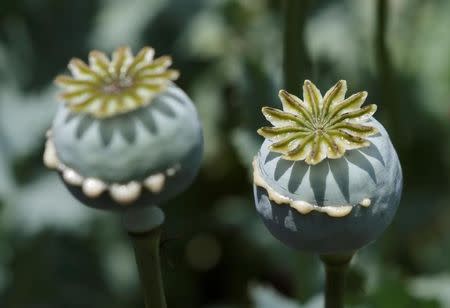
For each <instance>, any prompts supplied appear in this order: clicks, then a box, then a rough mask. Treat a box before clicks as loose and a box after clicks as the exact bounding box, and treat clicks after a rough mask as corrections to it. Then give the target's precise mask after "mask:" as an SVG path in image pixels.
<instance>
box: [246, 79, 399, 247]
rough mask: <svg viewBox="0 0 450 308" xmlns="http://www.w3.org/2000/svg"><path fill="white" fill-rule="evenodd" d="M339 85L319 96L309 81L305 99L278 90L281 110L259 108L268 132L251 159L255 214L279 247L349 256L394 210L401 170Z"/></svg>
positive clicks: (380, 131) (356, 100)
mask: <svg viewBox="0 0 450 308" xmlns="http://www.w3.org/2000/svg"><path fill="white" fill-rule="evenodd" d="M346 88H347V87H346V83H345V81H339V82H338V83H337V84H336V85H335V86H334V87H333V88H331V89H330V90H329V91H328V92H327V93H326V94H325V95H324V96H323V97H322V95H321V93H320V91H319V90H318V89H317V88H316V87H315V86H314V85H313V84H312V83H311V82H310V81H305V85H304V87H303V90H304V101H302V100H300V99H299V98H298V97H296V96H294V95H292V94H289V93H287V92H286V91H280V98H281V101H282V103H283V111H282V110H278V109H273V108H263V113H264V115H265V116H266V118H267V119H268V120H269V121H270V122H271V123H272V124H273V125H274V127H264V128H261V129H260V130H259V131H258V132H259V133H260V134H261V135H262V136H264V137H265V138H266V140H265V141H264V142H263V144H262V146H261V148H260V150H259V153H258V154H257V156H256V157H255V159H254V161H253V169H254V195H255V202H256V208H257V211H258V213H259V214H260V216H261V218H262V219H263V221H264V223H265V225H266V226H267V228H268V229H269V231H270V232H271V233H272V234H273V235H274V236H275V237H276V238H278V239H279V240H280V241H282V242H283V243H285V244H286V245H288V246H290V247H293V248H295V249H298V250H304V251H310V252H316V253H320V254H334V253H351V252H352V251H355V250H357V249H359V248H361V247H363V246H364V245H366V244H368V243H370V242H371V241H373V240H375V239H376V238H377V237H378V236H379V235H380V234H381V233H382V232H383V231H384V230H385V229H386V227H387V226H388V225H389V224H390V223H391V221H392V219H393V217H394V215H395V212H396V210H397V207H398V204H399V201H400V196H401V190H402V171H401V167H400V163H399V160H398V157H397V154H396V151H395V149H394V147H393V145H392V143H391V141H390V139H389V136H388V134H387V132H386V130H385V129H384V128H383V126H382V125H381V124H380V123H379V122H378V121H377V120H375V119H374V118H373V117H372V115H373V113H374V112H375V111H376V106H375V105H368V106H365V107H361V105H362V104H363V103H364V100H365V98H366V96H367V93H366V92H360V93H357V94H354V95H352V96H350V97H348V98H345V92H346Z"/></svg>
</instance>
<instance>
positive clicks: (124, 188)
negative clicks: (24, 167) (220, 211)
mask: <svg viewBox="0 0 450 308" xmlns="http://www.w3.org/2000/svg"><path fill="white" fill-rule="evenodd" d="M153 54H154V51H153V49H151V48H148V47H146V48H143V49H142V50H141V51H140V52H139V53H138V54H137V55H136V56H135V57H134V56H133V55H132V54H131V51H130V50H129V48H126V47H122V48H119V49H117V50H116V51H115V52H114V53H113V57H112V61H110V60H109V59H108V58H107V56H106V55H105V54H103V53H101V52H98V51H94V52H91V54H90V56H89V66H88V65H87V64H84V63H83V62H82V61H81V60H77V59H75V60H72V61H71V62H70V64H69V68H70V70H71V71H72V74H73V77H69V76H59V77H57V79H56V83H57V84H58V85H60V86H62V87H63V89H64V90H65V91H64V92H63V93H62V95H61V97H62V99H63V101H64V104H61V106H60V107H59V109H58V111H57V114H56V116H55V119H54V121H53V125H52V128H51V130H50V131H49V133H48V136H47V143H46V149H45V153H44V162H45V164H46V165H47V166H48V167H50V168H53V169H56V170H57V171H58V172H59V174H60V175H61V178H62V179H63V182H64V184H65V185H66V186H67V188H68V189H69V190H70V192H72V194H73V195H74V196H75V197H76V198H78V199H79V200H80V201H81V202H82V203H84V204H86V205H88V206H92V207H95V208H101V209H125V208H128V207H129V206H131V205H132V206H147V205H154V204H159V203H161V202H164V201H166V200H167V199H169V198H171V197H173V196H174V195H176V194H178V193H179V192H181V191H182V190H184V189H185V188H186V187H187V186H188V185H189V184H190V183H191V182H192V180H193V179H194V177H195V175H196V174H197V171H198V169H199V166H200V162H201V157H202V152H203V151H202V149H203V137H202V128H201V125H200V122H199V119H198V115H197V112H196V109H195V107H194V105H193V103H192V101H191V100H190V99H189V97H188V96H187V95H186V94H185V93H184V92H183V91H182V90H181V89H180V88H179V87H177V86H176V85H175V84H174V83H173V82H172V81H171V80H174V79H176V78H177V77H178V72H177V71H174V70H170V69H168V66H170V64H171V59H170V58H169V57H160V58H157V59H153Z"/></svg>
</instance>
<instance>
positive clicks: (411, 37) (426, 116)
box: [0, 0, 450, 308]
mask: <svg viewBox="0 0 450 308" xmlns="http://www.w3.org/2000/svg"><path fill="white" fill-rule="evenodd" d="M299 1H301V2H302V3H303V4H302V5H303V7H304V10H305V16H306V17H305V20H304V23H303V29H302V36H301V37H299V39H301V40H303V41H304V50H303V55H302V57H303V60H304V61H303V64H304V65H303V68H302V76H303V78H308V79H311V80H312V81H313V82H315V83H316V84H318V86H319V87H320V88H321V89H328V88H329V87H330V86H331V85H332V84H334V83H335V82H336V81H337V80H338V79H346V80H347V81H348V83H349V87H350V89H349V90H350V91H351V92H355V91H360V90H363V89H366V90H368V91H369V98H368V101H369V102H371V103H376V104H378V106H379V109H378V110H379V111H378V112H377V114H376V116H377V118H378V119H379V120H380V121H381V122H382V123H383V124H384V125H385V126H386V127H387V128H388V131H389V132H390V134H391V138H392V140H393V143H394V145H395V147H396V149H397V150H398V153H399V156H400V160H401V162H402V166H403V171H404V177H405V185H404V194H403V198H402V202H401V205H400V208H399V211H398V213H397V216H396V218H395V221H394V223H393V225H392V226H391V227H390V228H389V229H388V230H387V231H386V233H384V234H383V236H382V237H381V238H380V239H379V240H378V241H377V242H376V243H374V244H371V245H369V246H368V247H366V248H364V249H362V250H361V251H360V252H359V253H358V255H357V256H356V258H355V259H354V260H353V265H352V267H351V270H350V272H349V276H348V285H347V302H348V304H349V305H348V307H395V308H398V307H400V308H401V307H450V189H449V182H448V175H449V172H450V169H449V162H450V161H449V160H450V159H449V145H450V141H449V132H450V131H449V120H450V118H449V115H450V114H449V106H450V31H449V29H450V1H446V0H390V1H389V0H365V1H360V0H339V1H337V0H335V1H332V0H310V1H308V0H299ZM282 29H283V16H282V1H279V0H127V1H123V0H77V1H62V0H38V1H32V0H1V1H0V307H5V308H28V307H31V308H34V307H36V308H38V307H39V308H47V307H50V308H58V307H66V308H71V307H74V308H75V307H87V308H89V307H96V308H103V307H108V308H119V307H121V308H122V307H130V308H131V307H143V300H142V296H141V294H140V289H139V283H138V278H137V272H136V269H135V263H134V258H133V253H132V247H131V244H130V242H129V241H128V239H127V236H126V234H124V231H123V230H122V228H121V225H120V220H119V217H117V216H116V215H113V214H110V213H103V212H99V211H95V210H92V209H88V208H86V207H84V206H82V205H81V204H79V203H78V202H77V201H75V200H74V199H73V198H72V197H71V196H70V195H69V193H68V192H67V191H66V190H65V189H64V187H63V186H62V184H61V183H60V182H59V181H58V179H57V175H56V174H55V173H54V172H50V171H48V170H46V169H45V168H44V167H43V165H42V163H41V157H42V152H43V144H44V140H45V138H44V135H45V131H46V130H47V128H48V127H49V126H50V123H51V120H52V117H53V115H54V112H55V109H56V106H57V104H58V102H57V100H56V98H55V93H56V91H57V89H56V88H55V86H54V85H53V84H52V79H53V78H54V76H55V75H56V74H58V73H61V72H64V71H65V70H66V64H67V62H68V61H69V59H70V58H71V57H74V56H76V57H80V58H82V59H85V60H86V57H87V54H88V51H89V50H91V49H94V48H95V49H100V50H103V51H106V52H111V51H112V50H113V49H115V48H116V47H117V46H119V45H123V44H128V45H130V46H131V47H132V48H133V50H134V51H135V52H136V51H137V50H138V49H140V47H142V46H144V45H150V46H153V47H154V48H155V49H156V51H157V54H158V55H162V54H171V55H172V56H173V58H174V67H175V68H177V69H179V70H181V72H182V75H181V78H180V79H179V82H178V83H179V85H180V86H181V87H182V88H184V89H185V90H186V92H188V93H189V95H190V96H191V97H192V98H193V100H194V102H195V104H196V106H197V108H198V111H199V113H200V117H201V119H202V122H203V125H204V131H205V155H204V162H203V166H202V169H201V171H200V174H199V176H198V178H197V180H196V182H195V183H194V185H193V186H192V187H191V189H189V190H188V191H186V192H185V193H183V194H182V195H180V196H179V197H178V198H177V199H175V200H172V201H171V202H170V203H168V204H166V205H164V209H165V211H166V214H167V223H166V225H165V229H164V239H163V243H162V259H163V275H164V281H165V285H166V293H167V298H168V306H169V307H183V308H190V307H192V308H199V307H200V308H238V307H257V308H272V307H281V308H283V307H285V308H294V307H320V303H321V301H322V299H321V290H322V287H323V279H324V277H323V270H322V268H321V266H320V264H319V262H318V259H317V257H316V256H313V255H308V254H302V253H299V252H296V251H293V250H291V249H289V248H287V247H284V246H283V245H282V244H281V243H279V242H277V241H276V240H275V239H274V238H272V236H271V235H270V234H269V233H268V231H267V230H266V229H265V228H264V226H263V225H262V223H261V221H260V220H259V219H258V217H257V214H256V211H255V209H254V205H253V200H252V198H253V197H252V188H251V177H250V162H251V158H252V156H253V155H254V154H255V153H256V151H257V149H258V145H259V144H260V143H261V141H262V140H261V138H260V137H258V136H257V135H256V133H255V130H256V129H257V128H258V127H259V126H261V125H262V124H264V119H263V117H262V115H261V112H260V108H261V107H262V106H264V105H272V106H279V101H278V99H277V97H276V95H277V92H278V89H279V88H280V87H281V86H282V83H281V76H282V71H281V68H282ZM301 82H302V80H299V91H300V83H301Z"/></svg>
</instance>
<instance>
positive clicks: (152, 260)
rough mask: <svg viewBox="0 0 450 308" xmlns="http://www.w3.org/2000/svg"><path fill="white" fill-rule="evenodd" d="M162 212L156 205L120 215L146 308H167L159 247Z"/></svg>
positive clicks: (162, 220) (162, 219)
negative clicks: (134, 261) (131, 250)
mask: <svg viewBox="0 0 450 308" xmlns="http://www.w3.org/2000/svg"><path fill="white" fill-rule="evenodd" d="M163 222H164V213H163V212H162V211H161V210H160V209H159V208H158V207H156V206H150V207H148V208H139V209H134V210H130V211H128V212H126V213H125V214H124V215H123V224H124V227H125V229H126V230H127V232H128V235H129V236H130V238H131V241H132V243H133V247H134V252H135V257H136V263H137V267H138V271H139V278H140V281H141V287H142V291H143V293H144V300H145V307H146V308H166V307H167V305H166V298H165V295H164V285H163V280H162V275H161V265H160V256H159V245H160V236H161V229H162V228H161V227H162V224H163Z"/></svg>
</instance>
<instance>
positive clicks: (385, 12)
mask: <svg viewBox="0 0 450 308" xmlns="http://www.w3.org/2000/svg"><path fill="white" fill-rule="evenodd" d="M388 21H389V1H388V0H377V6H376V25H375V59H376V64H377V71H378V80H379V85H380V94H381V95H380V96H381V101H382V102H383V104H385V106H386V107H387V108H389V109H388V111H389V112H388V113H387V117H388V118H387V123H386V124H387V125H386V126H387V127H388V128H389V132H390V135H391V139H393V140H394V141H396V140H397V139H399V136H398V134H399V131H400V127H399V124H400V121H398V119H399V116H400V113H401V110H400V105H399V102H400V100H399V99H398V97H399V96H398V92H397V86H396V76H395V70H394V66H393V64H392V59H391V55H390V52H389V48H388V45H387V30H388Z"/></svg>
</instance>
